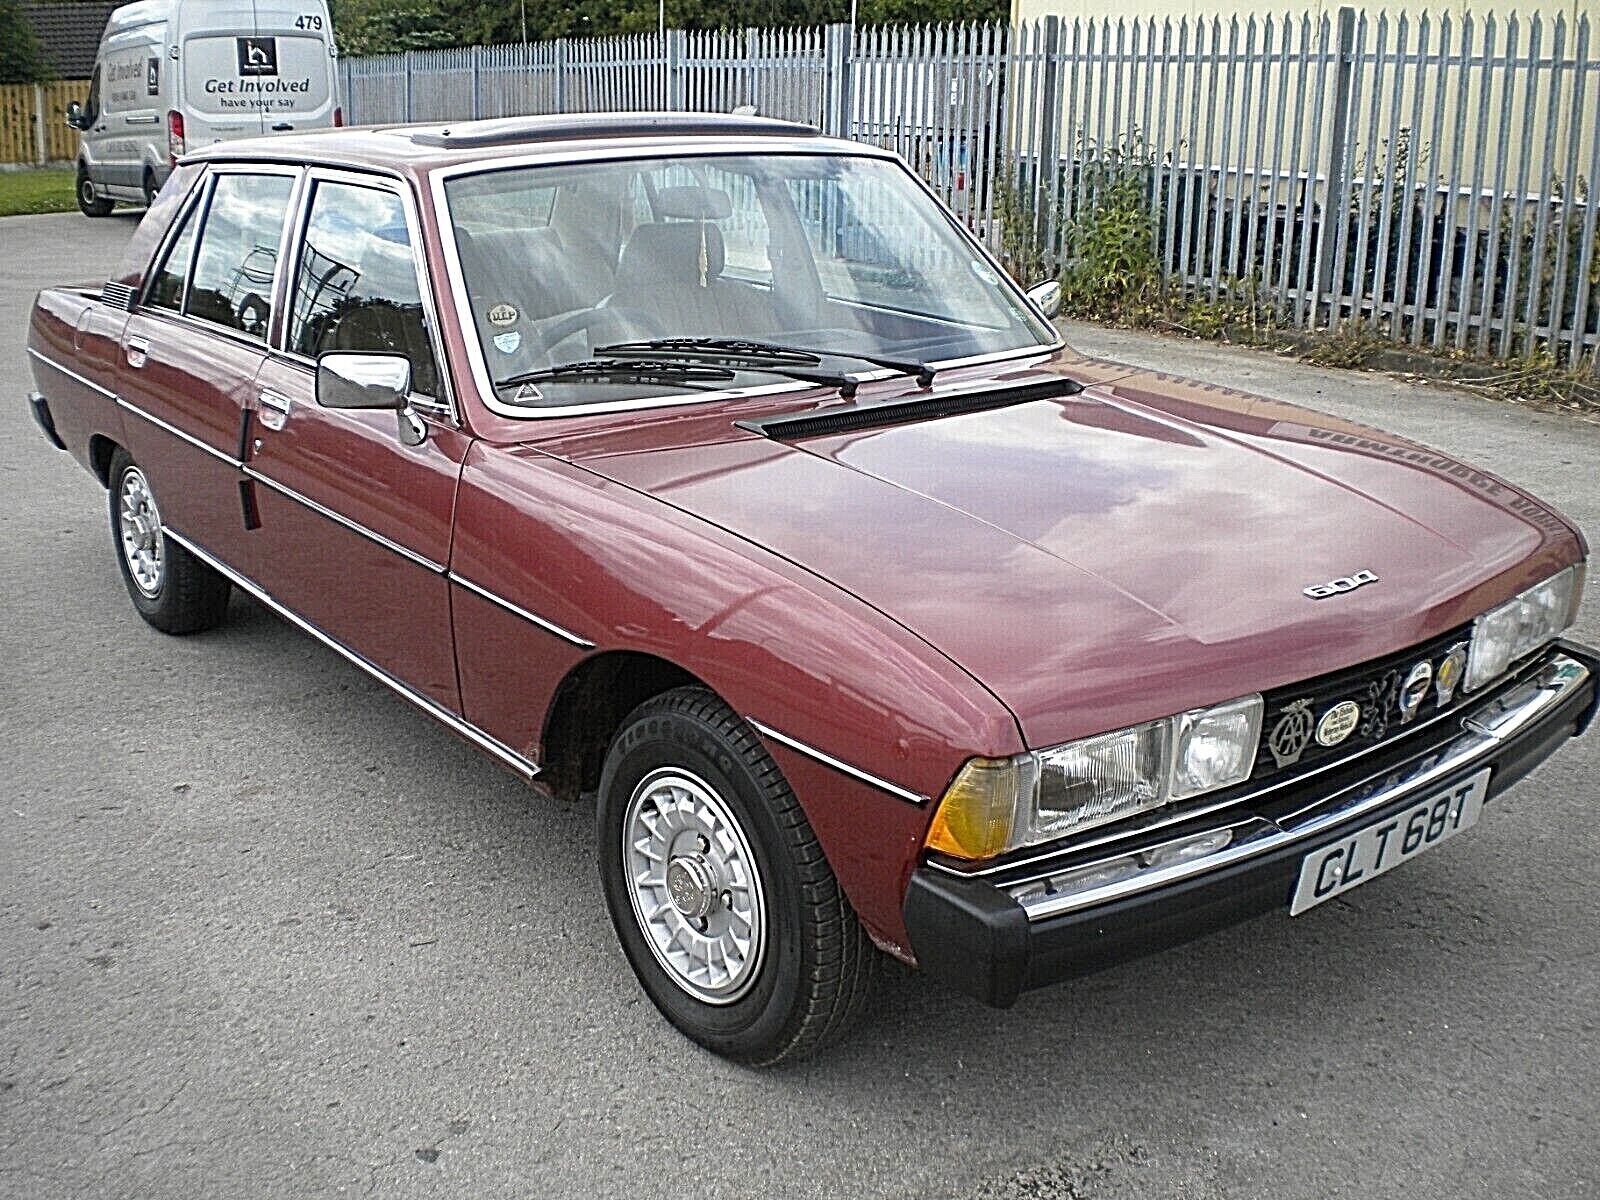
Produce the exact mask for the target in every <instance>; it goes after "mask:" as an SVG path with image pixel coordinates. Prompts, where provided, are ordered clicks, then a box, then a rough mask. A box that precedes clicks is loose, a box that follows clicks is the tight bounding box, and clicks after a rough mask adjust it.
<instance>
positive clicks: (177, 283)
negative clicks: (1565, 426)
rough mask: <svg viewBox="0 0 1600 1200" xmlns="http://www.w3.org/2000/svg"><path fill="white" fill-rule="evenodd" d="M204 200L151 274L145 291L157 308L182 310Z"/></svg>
mask: <svg viewBox="0 0 1600 1200" xmlns="http://www.w3.org/2000/svg"><path fill="white" fill-rule="evenodd" d="M204 211H205V205H204V204H203V203H201V204H196V205H195V206H194V207H193V208H191V209H190V210H189V215H188V216H186V217H184V219H183V228H181V229H180V230H178V236H177V237H175V238H173V239H172V243H171V244H170V245H169V246H168V247H167V256H166V258H164V259H162V260H161V268H160V269H159V270H158V271H156V273H155V274H154V275H153V276H152V277H151V279H150V284H149V287H148V288H147V289H146V290H145V296H144V302H145V303H146V304H149V305H153V306H154V307H156V308H166V309H170V310H172V311H173V312H181V311H182V310H183V285H184V284H185V283H187V282H188V280H189V261H190V259H191V258H192V257H193V254H194V231H195V230H196V229H198V228H199V226H200V214H201V213H202V212H204Z"/></svg>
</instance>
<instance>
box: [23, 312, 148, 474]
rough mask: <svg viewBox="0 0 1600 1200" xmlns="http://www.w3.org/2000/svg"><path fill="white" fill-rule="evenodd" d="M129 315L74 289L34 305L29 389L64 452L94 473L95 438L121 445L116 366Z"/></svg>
mask: <svg viewBox="0 0 1600 1200" xmlns="http://www.w3.org/2000/svg"><path fill="white" fill-rule="evenodd" d="M127 320H128V314H127V313H125V312H122V311H121V310H119V309H115V308H111V307H110V306H108V305H105V304H102V303H100V301H99V300H98V299H97V298H94V297H93V295H92V294H91V293H89V292H86V291H84V290H82V289H78V288H66V287H56V288H46V289H45V290H44V291H42V292H40V293H39V297H38V299H37V300H36V301H35V303H34V308H33V318H32V321H31V323H30V325H29V329H28V350H29V354H28V365H29V368H30V369H31V371H32V373H33V382H34V387H35V389H37V391H38V392H39V394H40V395H42V396H44V397H45V399H47V400H48V401H49V402H50V416H51V418H52V419H53V420H54V421H55V426H56V432H57V433H58V434H59V435H60V436H61V440H62V442H63V443H65V445H66V447H67V451H68V452H69V453H70V454H71V455H72V456H73V458H75V459H77V460H78V461H79V462H80V463H82V464H83V466H84V467H85V469H87V470H93V469H94V467H93V464H92V462H91V456H90V443H91V440H92V438H93V437H94V435H96V434H100V435H101V436H103V437H107V438H110V439H111V440H112V441H114V442H116V443H118V444H119V445H121V444H126V443H125V439H124V437H123V429H122V410H121V409H119V408H118V407H117V402H116V398H115V396H116V389H117V379H116V364H117V355H118V354H119V353H120V343H121V339H122V329H123V326H124V325H126V324H127Z"/></svg>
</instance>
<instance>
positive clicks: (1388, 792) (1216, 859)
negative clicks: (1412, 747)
mask: <svg viewBox="0 0 1600 1200" xmlns="http://www.w3.org/2000/svg"><path fill="white" fill-rule="evenodd" d="M1589 677H1590V672H1589V669H1588V668H1587V667H1586V666H1584V665H1583V664H1582V663H1581V662H1579V661H1578V660H1577V659H1574V658H1572V657H1570V656H1568V655H1566V654H1564V653H1562V652H1561V651H1560V650H1556V651H1555V652H1554V653H1553V654H1552V656H1551V657H1550V658H1549V660H1548V661H1546V662H1544V663H1543V664H1541V665H1540V666H1539V667H1538V668H1537V669H1536V670H1534V671H1533V672H1531V673H1530V674H1529V675H1527V676H1525V677H1522V678H1518V679H1514V680H1511V681H1509V682H1507V683H1506V684H1504V685H1503V687H1502V688H1501V690H1500V691H1499V692H1497V693H1495V694H1492V695H1490V696H1488V697H1486V698H1485V702H1484V704H1483V705H1482V706H1480V707H1479V708H1476V709H1474V710H1473V711H1472V712H1471V713H1468V714H1465V715H1461V716H1460V717H1459V719H1460V723H1461V730H1460V732H1459V733H1457V734H1455V735H1453V736H1452V737H1451V738H1450V739H1449V740H1448V741H1447V742H1444V743H1443V744H1434V745H1432V746H1429V747H1426V748H1423V749H1420V750H1418V751H1417V752H1416V753H1415V754H1413V755H1412V756H1411V757H1410V758H1409V759H1407V760H1406V761H1405V762H1403V763H1400V764H1396V765H1394V766H1391V767H1389V768H1386V769H1385V770H1382V771H1378V772H1376V773H1374V774H1373V775H1370V776H1368V777H1366V778H1365V779H1362V780H1358V781H1357V782H1355V783H1353V784H1349V785H1347V786H1345V787H1343V788H1341V789H1339V790H1338V791H1337V792H1335V793H1333V794H1332V795H1330V796H1328V797H1324V798H1323V799H1321V800H1319V802H1318V803H1317V804H1316V805H1315V806H1312V807H1308V808H1304V809H1301V810H1300V811H1299V812H1297V813H1295V814H1293V815H1292V816H1289V817H1283V818H1279V819H1278V820H1277V821H1269V820H1267V819H1266V818H1264V817H1260V816H1258V815H1256V814H1254V813H1247V812H1235V813H1234V815H1233V816H1232V817H1231V818H1230V819H1227V820H1223V821H1220V822H1219V823H1218V824H1217V825H1215V826H1212V827H1209V828H1205V829H1200V830H1195V831H1190V832H1189V833H1187V834H1185V835H1183V836H1182V837H1177V838H1164V839H1150V840H1146V841H1139V842H1136V843H1134V844H1131V845H1128V844H1124V845H1122V846H1120V847H1118V848H1116V849H1115V850H1109V849H1108V851H1107V852H1106V854H1105V855H1104V857H1101V858H1097V859H1090V860H1084V861H1072V862H1070V863H1058V865H1057V866H1056V867H1055V868H1054V869H1053V870H1037V869H1036V870H1034V871H1030V872H1026V873H1024V874H1023V875H1022V876H1020V877H1018V878H1006V879H1005V880H1004V882H1000V883H997V886H998V887H1000V888H1001V889H1002V890H1004V891H1006V892H1008V893H1012V894H1015V893H1018V892H1024V891H1027V890H1028V889H1029V888H1030V887H1034V886H1037V885H1038V884H1040V883H1041V882H1044V881H1047V880H1049V879H1051V878H1052V877H1055V876H1060V875H1064V874H1067V873H1069V872H1072V873H1075V872H1079V871H1083V872H1088V871H1091V870H1093V869H1094V868H1096V867H1103V866H1109V865H1111V864H1115V863H1118V862H1121V861H1123V860H1126V859H1128V858H1136V857H1137V856H1139V855H1141V854H1148V853H1150V852H1152V851H1156V850H1159V849H1161V848H1162V847H1163V846H1171V845H1178V844H1181V843H1182V842H1185V841H1188V840H1189V839H1191V838H1194V839H1199V838H1201V837H1203V836H1204V835H1206V834H1208V833H1216V832H1220V831H1222V830H1228V831H1230V832H1231V833H1233V835H1234V836H1233V837H1232V840H1230V842H1229V843H1228V844H1227V845H1225V846H1224V847H1222V848H1220V849H1217V850H1214V851H1210V852H1208V853H1205V854H1203V855H1201V856H1199V857H1196V858H1193V859H1189V860H1186V861H1183V862H1178V863H1174V864H1171V865H1169V866H1151V867H1144V868H1142V869H1139V870H1138V871H1136V872H1135V873H1134V874H1132V875H1129V876H1126V877H1123V878H1118V879H1113V880H1111V881H1109V882H1102V883H1098V884H1090V885H1089V886H1086V887H1082V888H1079V889H1076V890H1073V889H1070V888H1068V889H1064V890H1061V891H1058V892H1054V893H1053V894H1048V895H1046V896H1044V897H1043V898H1041V899H1037V900H1034V901H1031V902H1029V903H1025V904H1023V905H1022V906H1023V908H1024V909H1025V911H1026V912H1027V915H1028V919H1029V920H1030V921H1038V920H1044V919H1046V918H1048V917H1053V916H1060V915H1062V914H1064V913H1070V912H1076V911H1078V910H1080V909H1085V908H1091V907H1093V906H1095V905H1099V904H1108V903H1111V902H1113V901H1116V900H1121V899H1124V898H1126V897H1128V896H1132V895H1136V894H1138V893H1140V892H1145V891H1150V890H1152V889H1154V888H1158V887H1164V886H1167V885H1170V884H1174V883H1178V882H1181V881H1182V880H1185V879H1190V878H1193V877H1195V876H1197V875H1203V874H1205V873H1206V872H1208V871H1214V870H1217V869H1219V868H1221V867H1225V866H1229V865H1231V864H1233V863H1236V862H1240V861H1243V860H1246V859H1249V858H1253V857H1255V856H1257V855H1260V854H1266V853H1270V852H1272V851H1275V850H1279V849H1282V848H1284V847H1287V846H1292V845H1294V844H1295V843H1297V842H1300V841H1304V840H1306V839H1308V838H1311V837H1314V836H1315V835H1317V834H1319V833H1322V832H1325V831H1327V830H1329V829H1331V828H1333V827H1335V826H1337V825H1340V824H1343V823H1344V822H1346V821H1351V820H1355V819H1357V818H1359V817H1360V816H1361V815H1362V814H1364V813H1369V812H1374V811H1377V810H1378V809H1381V808H1383V807H1384V806H1386V805H1388V804H1390V803H1392V802H1394V801H1397V800H1401V799H1403V798H1404V797H1406V796H1407V795H1410V794H1414V793H1417V792H1420V791H1422V790H1423V789H1425V788H1427V787H1429V786H1431V785H1434V784H1437V783H1439V782H1441V781H1442V780H1444V779H1446V778H1448V777H1449V776H1451V775H1455V774H1458V773H1460V772H1464V771H1470V770H1471V769H1472V768H1473V767H1474V766H1475V765H1477V764H1478V763H1480V762H1481V761H1483V760H1485V759H1487V758H1489V757H1490V756H1491V755H1492V754H1493V752H1494V751H1495V750H1497V749H1498V748H1499V747H1500V746H1501V745H1502V744H1503V743H1504V742H1505V741H1506V740H1507V739H1508V738H1510V737H1512V736H1514V735H1515V734H1516V733H1518V732H1520V731H1521V730H1522V729H1524V728H1526V727H1527V726H1528V725H1529V724H1531V723H1533V722H1534V721H1537V720H1538V719H1539V718H1541V717H1542V716H1544V715H1545V714H1546V713H1548V712H1550V711H1551V710H1552V709H1554V708H1555V707H1556V706H1558V705H1559V704H1560V703H1562V702H1563V701H1564V700H1566V699H1567V697H1569V696H1570V695H1571V694H1572V692H1573V691H1575V690H1576V689H1577V688H1579V687H1581V686H1582V685H1583V684H1584V682H1585V681H1587V680H1588V679H1589ZM1347 761H1348V760H1347ZM1296 782H1299V781H1298V780H1297V781H1296ZM1239 803H1240V801H1238V800H1235V801H1233V802H1231V804H1230V807H1233V806H1234V805H1237V804H1239ZM1191 816H1192V814H1191ZM1297 818H1298V819H1297ZM1241 831H1243V832H1241ZM1075 850H1081V847H1070V848H1068V849H1067V850H1066V851H1058V852H1057V858H1058V859H1059V858H1060V856H1061V855H1062V854H1063V853H1071V852H1073V851H1075ZM929 865H930V867H932V868H933V869H935V870H939V871H941V872H943V873H946V874H950V875H954V876H958V877H963V878H965V877H970V875H971V874H972V873H969V872H961V871H955V870H953V869H951V868H949V867H947V866H945V865H944V864H941V863H936V862H935V863H930V864H929ZM1026 865H1028V864H1018V863H1011V864H1007V865H1006V866H1005V867H1004V868H994V869H992V870H991V871H986V872H983V874H991V873H993V872H994V871H1000V870H1003V871H1006V872H1007V873H1009V872H1014V871H1016V870H1017V869H1018V868H1019V866H1026ZM1019 903H1021V902H1020V901H1019Z"/></svg>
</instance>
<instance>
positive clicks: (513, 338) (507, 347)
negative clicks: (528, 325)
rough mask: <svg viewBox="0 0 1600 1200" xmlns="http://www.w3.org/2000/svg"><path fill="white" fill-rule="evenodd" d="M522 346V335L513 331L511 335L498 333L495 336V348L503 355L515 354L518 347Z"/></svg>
mask: <svg viewBox="0 0 1600 1200" xmlns="http://www.w3.org/2000/svg"><path fill="white" fill-rule="evenodd" d="M520 345H522V335H521V334H520V333H518V332H517V331H516V330H515V329H513V330H512V331H511V332H510V333H497V334H495V335H494V348H495V349H496V350H498V351H500V353H501V354H514V353H515V352H516V349H517V347H518V346H520Z"/></svg>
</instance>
